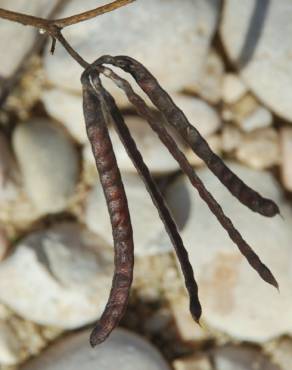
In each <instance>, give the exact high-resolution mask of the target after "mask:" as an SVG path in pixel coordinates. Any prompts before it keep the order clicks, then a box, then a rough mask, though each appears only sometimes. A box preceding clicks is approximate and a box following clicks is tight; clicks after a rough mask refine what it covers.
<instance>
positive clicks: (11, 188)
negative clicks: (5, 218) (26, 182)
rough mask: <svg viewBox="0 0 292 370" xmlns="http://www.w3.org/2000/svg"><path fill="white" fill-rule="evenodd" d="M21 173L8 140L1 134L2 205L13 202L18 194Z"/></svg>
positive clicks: (0, 181) (0, 178)
mask: <svg viewBox="0 0 292 370" xmlns="http://www.w3.org/2000/svg"><path fill="white" fill-rule="evenodd" d="M18 180H19V173H18V170H17V167H16V163H15V160H14V159H13V156H12V153H11V150H10V148H9V145H8V141H7V138H6V137H5V136H4V135H3V134H0V204H2V205H3V203H4V202H7V201H10V200H13V199H14V198H15V197H16V196H17V193H18V190H19V189H18V186H17V183H18Z"/></svg>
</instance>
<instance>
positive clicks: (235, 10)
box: [221, 0, 292, 121]
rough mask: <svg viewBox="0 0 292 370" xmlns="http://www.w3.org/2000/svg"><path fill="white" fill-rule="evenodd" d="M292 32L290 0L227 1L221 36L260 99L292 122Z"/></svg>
mask: <svg viewBox="0 0 292 370" xmlns="http://www.w3.org/2000/svg"><path fill="white" fill-rule="evenodd" d="M291 33H292V2H291V1H290V0H282V1H269V2H268V1H263V2H259V1H255V0H247V1H244V2H243V1H242V2H240V3H239V2H238V1H237V0H228V1H226V2H225V3H224V10H223V18H222V23H221V37H222V41H223V44H224V46H225V49H226V52H227V54H228V56H229V58H230V59H231V60H232V61H233V62H235V63H236V64H237V66H238V68H239V69H240V75H241V77H242V78H243V80H244V82H245V83H246V85H247V86H248V87H249V88H250V89H251V90H252V91H253V92H254V93H255V94H256V95H257V96H258V98H259V99H260V100H261V101H262V102H263V103H264V104H265V105H267V106H268V107H269V108H270V109H272V110H273V111H274V112H275V113H277V114H278V115H280V116H281V117H283V118H285V119H287V120H289V121H292V105H291V99H292V63H291V56H292V39H291V37H289V35H291ZM279 45H281V47H279Z"/></svg>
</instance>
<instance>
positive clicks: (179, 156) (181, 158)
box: [100, 67, 278, 288]
mask: <svg viewBox="0 0 292 370" xmlns="http://www.w3.org/2000/svg"><path fill="white" fill-rule="evenodd" d="M100 70H101V72H102V73H103V74H104V75H105V76H107V77H109V78H110V79H111V80H112V81H113V82H114V83H115V84H116V85H117V86H118V87H120V88H121V89H122V90H123V91H124V92H125V94H126V95H127V97H128V99H129V101H130V102H131V103H132V104H133V105H134V106H135V108H136V110H137V112H138V114H140V116H141V117H143V118H144V119H145V120H146V122H148V123H149V125H150V127H151V128H152V129H153V130H154V131H155V132H156V133H157V135H158V136H159V138H160V140H161V141H162V142H163V144H164V145H165V146H166V147H167V148H168V150H169V152H170V153H171V154H172V156H173V157H174V158H175V159H176V161H177V162H178V163H179V165H180V168H181V169H182V171H183V172H184V173H185V174H186V175H187V176H188V178H189V180H190V182H191V183H192V185H193V186H194V187H195V188H196V189H197V191H198V192H199V195H200V196H201V198H202V199H203V200H204V201H205V202H206V204H207V205H208V207H209V209H210V210H211V212H212V213H213V214H214V215H215V216H216V218H217V219H218V221H219V222H220V224H221V225H222V227H223V228H224V229H225V230H226V231H227V233H228V235H229V237H230V239H231V240H232V241H233V242H234V243H235V244H236V245H237V246H238V249H239V250H240V252H241V253H242V254H243V255H244V256H245V258H246V259H247V261H248V262H249V264H250V265H251V266H252V267H253V268H254V269H255V270H256V271H257V272H258V274H259V275H260V276H261V278H262V279H263V280H265V281H266V282H267V283H269V284H271V285H273V286H275V287H276V288H278V283H277V281H276V279H275V278H274V276H273V274H272V273H271V271H270V270H269V269H268V267H267V266H266V265H264V264H263V263H262V262H261V260H260V258H259V257H258V256H257V254H256V253H255V252H254V251H253V250H252V248H251V247H250V246H249V245H248V244H247V242H246V241H245V240H244V239H243V238H242V236H241V234H240V233H239V231H238V230H237V229H236V228H235V227H234V225H233V223H232V221H231V220H230V219H229V218H228V217H227V216H226V215H225V214H224V212H223V209H222V208H221V206H220V204H218V203H217V201H216V199H214V197H213V196H212V194H210V193H209V192H208V190H207V189H206V188H205V186H204V184H203V183H202V181H201V180H200V178H199V177H198V175H197V174H196V172H195V170H194V169H193V168H192V166H191V165H190V163H189V162H188V160H187V159H186V157H185V155H184V154H183V153H182V152H181V151H180V150H179V148H178V147H177V145H176V143H175V141H174V140H173V138H172V137H171V136H170V134H169V133H168V131H167V130H166V129H165V127H164V126H163V124H162V123H161V122H159V121H157V120H156V117H155V115H154V114H153V112H152V111H151V109H150V108H149V107H148V106H147V105H146V103H145V102H144V100H143V99H142V98H141V97H140V96H139V95H137V94H136V93H135V92H134V90H133V89H132V87H131V85H130V84H129V83H128V81H126V80H125V79H123V78H121V77H119V76H118V75H117V74H116V73H114V72H113V71H112V70H110V69H109V68H105V67H100ZM111 100H112V98H111V97H108V98H107V104H108V106H110V107H111V111H112V112H113V115H115V116H117V121H118V123H117V126H124V123H123V122H122V121H123V118H122V117H121V114H120V113H119V111H118V109H117V107H116V106H115V105H113V103H112V102H111ZM118 129H119V130H121V129H120V128H118ZM126 129H127V128H126ZM128 144H129V143H126V146H128ZM134 145H135V143H134ZM180 262H181V261H180ZM181 265H182V270H183V271H184V266H183V264H182V263H181ZM186 274H187V270H186V272H185V275H186Z"/></svg>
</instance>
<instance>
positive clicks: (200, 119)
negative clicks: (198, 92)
mask: <svg viewBox="0 0 292 370" xmlns="http://www.w3.org/2000/svg"><path fill="white" fill-rule="evenodd" d="M172 98H173V100H174V102H175V104H176V105H177V106H178V107H179V108H180V109H181V110H182V111H183V112H184V114H185V116H186V117H187V119H188V120H189V122H190V123H191V124H192V125H193V126H195V127H196V129H197V130H198V131H199V132H200V134H201V135H202V136H204V137H206V136H210V135H211V134H213V133H214V132H216V131H217V130H218V129H219V127H220V126H221V120H220V117H219V115H218V113H217V112H216V110H215V109H213V108H212V107H211V106H210V105H209V104H207V103H206V102H204V101H203V100H201V99H197V98H194V97H193V96H186V95H182V94H173V95H172Z"/></svg>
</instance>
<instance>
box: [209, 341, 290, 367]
mask: <svg viewBox="0 0 292 370" xmlns="http://www.w3.org/2000/svg"><path fill="white" fill-rule="evenodd" d="M213 358H214V364H215V366H216V370H251V369H256V370H283V369H280V368H279V367H278V366H276V365H274V364H272V363H271V361H270V360H269V358H268V357H267V356H264V355H263V354H262V353H261V352H260V351H257V350H254V349H250V348H244V347H231V346H229V347H228V346H227V347H223V348H219V349H217V350H215V351H214V352H213Z"/></svg>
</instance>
